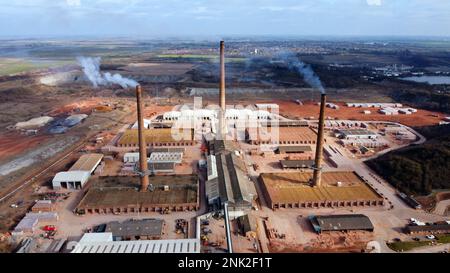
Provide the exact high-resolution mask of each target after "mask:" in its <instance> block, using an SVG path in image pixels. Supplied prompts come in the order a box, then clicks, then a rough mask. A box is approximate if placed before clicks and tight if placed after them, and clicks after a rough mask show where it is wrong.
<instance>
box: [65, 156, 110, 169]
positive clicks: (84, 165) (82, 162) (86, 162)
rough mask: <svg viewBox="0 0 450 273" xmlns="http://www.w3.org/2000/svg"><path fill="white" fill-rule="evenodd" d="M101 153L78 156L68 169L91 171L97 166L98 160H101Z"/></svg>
mask: <svg viewBox="0 0 450 273" xmlns="http://www.w3.org/2000/svg"><path fill="white" fill-rule="evenodd" d="M102 159H103V155H102V154H85V155H82V156H80V158H79V159H78V160H77V162H75V164H73V166H72V167H71V168H70V169H69V171H88V172H93V171H94V170H95V168H96V167H97V166H98V164H99V163H100V161H102Z"/></svg>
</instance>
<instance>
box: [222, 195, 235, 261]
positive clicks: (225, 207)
mask: <svg viewBox="0 0 450 273" xmlns="http://www.w3.org/2000/svg"><path fill="white" fill-rule="evenodd" d="M223 210H224V212H225V232H226V234H227V248H228V253H233V244H232V243H231V230H230V229H231V228H230V217H229V215H228V202H225V203H224V204H223Z"/></svg>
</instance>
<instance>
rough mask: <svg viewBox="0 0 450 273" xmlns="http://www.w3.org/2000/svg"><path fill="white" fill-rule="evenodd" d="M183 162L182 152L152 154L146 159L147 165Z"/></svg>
mask: <svg viewBox="0 0 450 273" xmlns="http://www.w3.org/2000/svg"><path fill="white" fill-rule="evenodd" d="M182 160H183V153H182V152H153V153H151V154H150V157H149V158H148V162H149V163H178V164H180V163H181V161H182Z"/></svg>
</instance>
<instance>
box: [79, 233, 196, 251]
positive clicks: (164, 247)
mask: <svg viewBox="0 0 450 273" xmlns="http://www.w3.org/2000/svg"><path fill="white" fill-rule="evenodd" d="M87 234H89V233H86V234H85V235H84V236H87ZM94 234H95V235H94ZM105 235H106V236H105ZM84 236H83V238H84ZM97 236H98V237H99V238H98V239H97V238H95V237H97ZM83 238H82V240H80V242H78V243H77V244H76V246H75V248H74V249H73V250H72V252H71V253H200V239H175V240H137V241H113V240H112V234H111V233H92V234H90V238H89V239H86V240H83Z"/></svg>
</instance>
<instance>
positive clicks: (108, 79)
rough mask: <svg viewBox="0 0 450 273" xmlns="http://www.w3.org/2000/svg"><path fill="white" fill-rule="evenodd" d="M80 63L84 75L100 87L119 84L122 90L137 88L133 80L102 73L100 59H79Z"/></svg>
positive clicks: (118, 75)
mask: <svg viewBox="0 0 450 273" xmlns="http://www.w3.org/2000/svg"><path fill="white" fill-rule="evenodd" d="M77 60H78V63H79V64H80V65H81V67H82V68H83V73H84V75H86V77H87V78H88V79H89V81H90V82H91V83H92V85H94V87H98V86H99V85H110V84H118V85H120V86H121V87H122V88H128V87H136V85H138V83H137V82H136V81H135V80H133V79H128V78H125V77H122V75H120V74H117V73H116V74H111V73H109V72H106V73H101V72H100V62H101V58H100V57H94V58H91V57H78V58H77Z"/></svg>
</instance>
